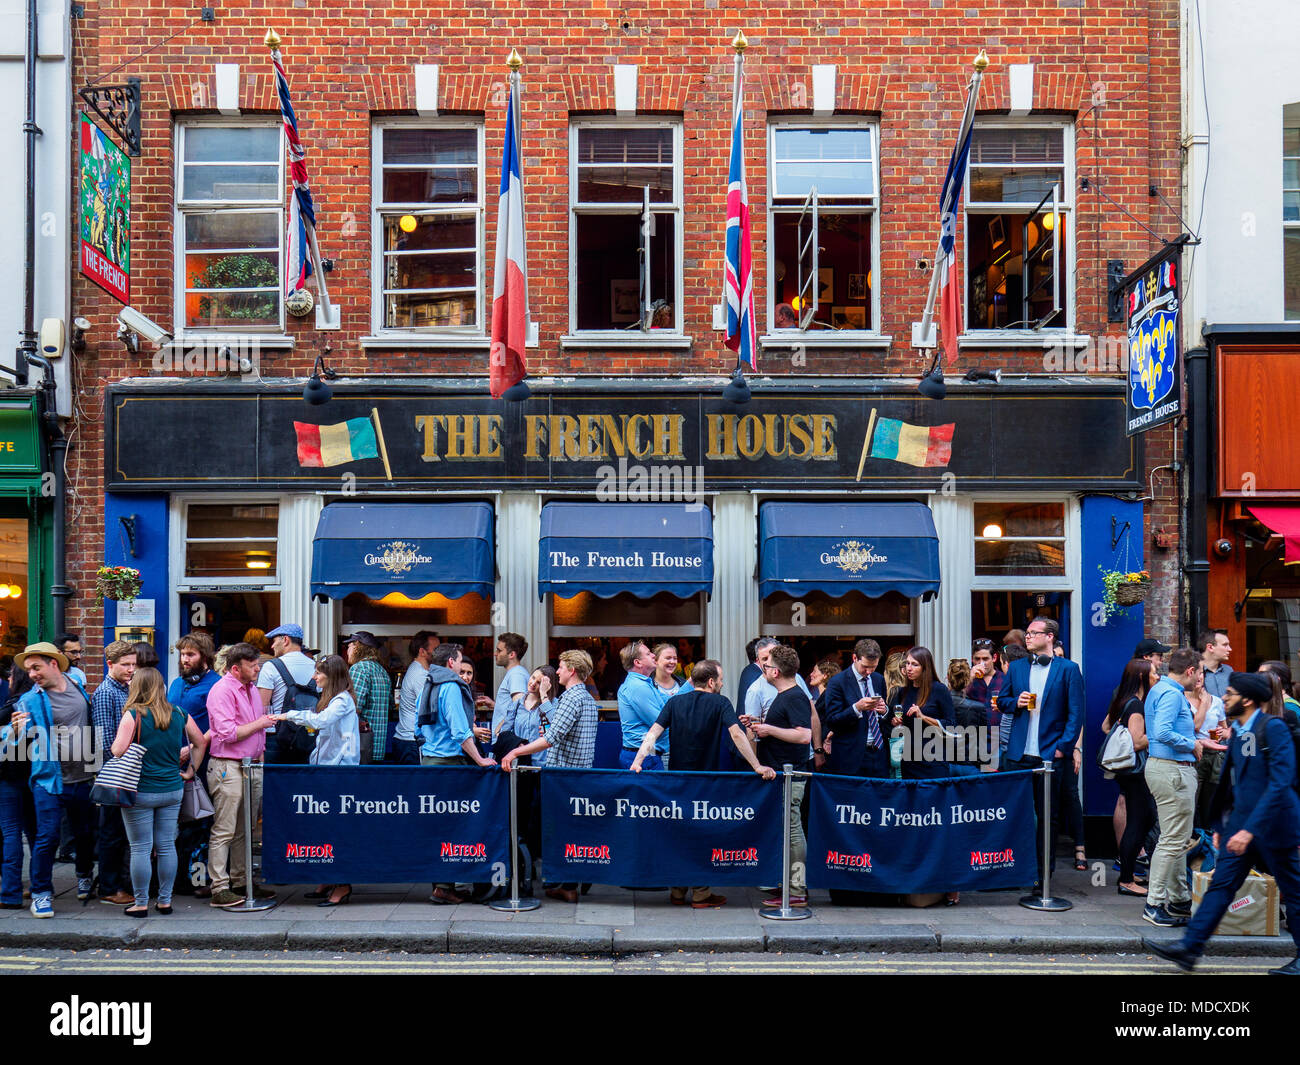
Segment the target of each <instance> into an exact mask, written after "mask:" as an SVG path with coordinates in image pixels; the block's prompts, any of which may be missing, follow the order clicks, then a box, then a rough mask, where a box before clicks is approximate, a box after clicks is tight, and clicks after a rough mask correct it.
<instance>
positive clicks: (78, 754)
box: [0, 643, 96, 917]
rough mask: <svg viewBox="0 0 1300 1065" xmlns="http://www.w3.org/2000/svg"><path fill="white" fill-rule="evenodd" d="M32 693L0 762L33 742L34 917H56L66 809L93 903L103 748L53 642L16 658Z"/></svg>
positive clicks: (5, 738)
mask: <svg viewBox="0 0 1300 1065" xmlns="http://www.w3.org/2000/svg"><path fill="white" fill-rule="evenodd" d="M14 664H15V665H16V666H18V668H19V669H24V670H26V671H27V675H28V676H29V677H31V679H32V687H31V689H30V690H29V691H28V692H27V693H26V694H25V695H23V697H22V698H21V699H19V700H18V705H17V707H16V709H15V710H14V714H13V717H12V718H11V720H10V723H9V725H8V726H7V727H6V728H4V729H0V757H4V756H6V755H7V754H8V752H7V748H8V747H9V746H10V745H17V744H18V743H20V742H22V741H23V740H24V739H26V740H28V741H30V746H29V748H28V753H27V757H28V760H29V761H30V762H31V767H32V769H31V778H30V779H31V785H32V799H33V802H34V803H35V806H36V842H35V845H34V846H33V847H32V864H31V878H32V916H33V917H53V916H54V881H53V875H54V850H55V848H56V847H57V846H58V845H59V822H60V821H61V820H62V815H63V813H64V811H67V814H68V821H69V823H70V824H71V826H72V834H73V840H74V844H75V847H76V866H77V898H79V899H81V900H82V901H85V900H86V899H88V898H90V891H91V886H92V884H93V883H94V872H95V807H94V804H93V803H92V802H91V801H90V789H91V785H92V784H93V783H94V769H95V767H96V763H95V760H94V756H95V754H96V745H95V742H94V738H93V732H92V729H91V724H90V699H89V698H87V696H86V690H85V689H84V688H83V687H82V686H81V684H80V683H79V682H78V681H77V680H76V679H75V678H73V677H70V676H68V674H67V672H66V670H67V669H68V658H67V656H66V655H65V654H64V653H63V652H62V651H60V650H59V649H58V648H57V647H55V646H54V644H52V643H34V644H29V645H28V646H27V647H26V648H24V649H23V651H22V653H21V654H18V655H15V656H14Z"/></svg>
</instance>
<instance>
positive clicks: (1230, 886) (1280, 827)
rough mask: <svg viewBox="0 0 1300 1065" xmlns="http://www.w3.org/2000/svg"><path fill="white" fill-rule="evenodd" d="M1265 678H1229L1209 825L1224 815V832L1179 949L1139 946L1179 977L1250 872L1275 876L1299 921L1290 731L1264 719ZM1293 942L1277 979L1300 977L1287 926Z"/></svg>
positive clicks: (1299, 857) (1299, 952) (1294, 923)
mask: <svg viewBox="0 0 1300 1065" xmlns="http://www.w3.org/2000/svg"><path fill="white" fill-rule="evenodd" d="M1272 693H1273V688H1272V685H1271V684H1270V683H1269V681H1268V678H1267V677H1265V676H1263V675H1262V674H1259V673H1233V674H1231V675H1230V676H1229V677H1228V687H1227V689H1226V690H1225V692H1224V697H1223V706H1224V710H1225V711H1226V712H1227V715H1228V720H1229V721H1230V722H1232V740H1231V742H1230V743H1229V744H1228V754H1227V758H1226V759H1225V762H1224V766H1223V776H1222V777H1221V778H1220V780H1219V789H1218V791H1217V792H1216V793H1215V796H1214V803H1213V805H1212V806H1211V808H1210V816H1211V821H1212V822H1217V821H1218V819H1219V817H1220V815H1221V814H1222V813H1223V811H1224V810H1227V811H1228V813H1227V817H1226V819H1225V820H1224V822H1223V831H1222V832H1221V833H1219V832H1216V833H1215V835H1214V842H1215V845H1216V846H1218V844H1219V841H1220V839H1221V838H1222V839H1223V840H1224V847H1223V848H1222V849H1221V850H1220V851H1219V860H1218V863H1217V864H1216V865H1215V867H1214V876H1213V878H1212V879H1211V881H1210V887H1209V890H1208V891H1206V893H1205V898H1203V899H1202V900H1201V905H1200V906H1199V907H1198V908H1197V910H1196V912H1195V913H1194V914H1193V915H1192V919H1191V921H1190V922H1189V923H1188V925H1187V931H1186V932H1184V933H1183V938H1182V939H1181V940H1179V941H1178V942H1176V943H1170V942H1167V941H1160V940H1148V939H1144V940H1142V945H1143V946H1144V947H1145V948H1146V949H1147V950H1149V951H1151V953H1152V954H1158V955H1159V956H1160V957H1162V958H1165V959H1167V960H1169V961H1171V962H1173V963H1174V964H1175V965H1177V966H1178V967H1179V968H1180V969H1182V970H1184V971H1186V972H1190V971H1191V970H1192V969H1193V968H1194V967H1195V965H1196V963H1197V961H1199V960H1200V957H1201V953H1202V952H1203V951H1204V950H1205V943H1206V940H1208V939H1209V938H1210V936H1211V935H1212V934H1213V932H1214V929H1215V928H1216V927H1217V926H1218V923H1219V921H1220V919H1221V918H1222V917H1223V915H1224V914H1225V913H1226V912H1227V910H1228V907H1229V906H1230V905H1231V904H1232V900H1233V899H1234V898H1236V896H1237V891H1238V889H1239V888H1240V887H1241V885H1242V884H1243V883H1245V880H1246V877H1247V876H1248V875H1249V873H1250V871H1251V869H1252V868H1255V867H1258V868H1260V869H1264V870H1267V871H1268V872H1270V873H1272V874H1273V877H1274V878H1275V879H1276V880H1277V886H1278V890H1279V891H1280V892H1281V893H1282V901H1283V902H1284V903H1285V904H1286V908H1287V913H1288V914H1289V915H1297V914H1300V853H1298V852H1297V851H1296V847H1297V845H1300V800H1297V798H1296V792H1295V779H1296V761H1295V748H1294V747H1293V745H1292V743H1291V730H1290V729H1289V728H1288V727H1287V725H1286V722H1285V721H1283V720H1282V719H1281V718H1280V717H1273V716H1271V715H1270V714H1268V713H1266V712H1264V709H1263V708H1264V707H1265V706H1267V705H1268V702H1269V699H1270V698H1271V697H1272ZM1287 924H1288V925H1289V927H1290V929H1291V938H1292V939H1293V940H1294V941H1295V945H1296V957H1295V959H1294V960H1293V961H1291V962H1290V963H1289V964H1287V965H1284V966H1282V967H1281V968H1279V969H1270V970H1269V971H1270V972H1271V973H1274V974H1277V975H1279V976H1300V920H1295V919H1292V920H1289V921H1288V922H1287Z"/></svg>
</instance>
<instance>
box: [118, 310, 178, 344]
mask: <svg viewBox="0 0 1300 1065" xmlns="http://www.w3.org/2000/svg"><path fill="white" fill-rule="evenodd" d="M117 326H118V329H117V335H118V338H119V339H121V340H122V342H123V343H126V339H125V337H123V334H124V333H135V334H136V335H137V336H142V337H144V338H145V340H148V341H150V342H151V343H153V344H159V345H161V344H165V343H166V342H167V341H169V340H171V338H172V335H171V333H169V332H167V330H166V329H164V328H163V327H162V326H160V325H159V324H158V323H157V322H155V321H154V320H153V319H152V318H146V317H145V316H144V315H143V314H141V313H140V312H139V311H137V310H136V309H135V308H134V307H123V308H122V309H121V310H120V311H118V312H117ZM127 346H128V347H130V346H131V345H129V344H128V345H127ZM133 350H134V349H133Z"/></svg>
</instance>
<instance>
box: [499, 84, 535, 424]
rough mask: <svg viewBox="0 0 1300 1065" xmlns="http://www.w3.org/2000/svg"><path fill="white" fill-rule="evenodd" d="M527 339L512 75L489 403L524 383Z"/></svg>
mask: <svg viewBox="0 0 1300 1065" xmlns="http://www.w3.org/2000/svg"><path fill="white" fill-rule="evenodd" d="M527 335H528V256H527V251H526V249H525V246H524V179H523V170H522V168H521V166H520V163H519V79H518V75H512V77H511V85H510V100H509V103H508V104H507V105H506V143H505V148H504V150H503V151H502V154H501V196H500V199H499V200H498V201H497V258H496V277H495V279H494V281H493V283H492V349H491V355H490V358H489V361H490V363H491V387H492V398H493V399H500V398H501V394H502V393H503V392H505V390H506V389H507V388H509V387H510V386H511V385H514V384H516V383H518V382H519V381H522V380H523V377H524V344H525V343H526V341H527Z"/></svg>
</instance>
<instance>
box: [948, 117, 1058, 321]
mask: <svg viewBox="0 0 1300 1065" xmlns="http://www.w3.org/2000/svg"><path fill="white" fill-rule="evenodd" d="M1070 143H1071V141H1070V130H1069V129H1068V128H1067V127H1064V126H1023V125H1018V126H995V125H980V126H976V127H975V131H974V135H973V136H972V138H971V148H970V168H969V170H968V172H967V178H966V182H967V184H966V295H967V312H966V327H967V329H969V330H979V329H1064V328H1066V327H1067V326H1068V324H1069V323H1070V322H1072V321H1073V315H1072V314H1071V313H1070V312H1071V306H1070V304H1071V300H1072V296H1073V294H1072V292H1071V291H1070V286H1069V284H1068V282H1069V275H1070V269H1069V264H1070V256H1069V250H1068V249H1069V247H1070V244H1069V239H1068V238H1069V236H1070V234H1069V220H1070V211H1071V208H1072V207H1073V204H1074V193H1073V187H1074V182H1073V167H1072V165H1071V162H1070V160H1071V154H1070Z"/></svg>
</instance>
